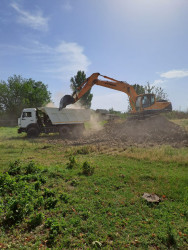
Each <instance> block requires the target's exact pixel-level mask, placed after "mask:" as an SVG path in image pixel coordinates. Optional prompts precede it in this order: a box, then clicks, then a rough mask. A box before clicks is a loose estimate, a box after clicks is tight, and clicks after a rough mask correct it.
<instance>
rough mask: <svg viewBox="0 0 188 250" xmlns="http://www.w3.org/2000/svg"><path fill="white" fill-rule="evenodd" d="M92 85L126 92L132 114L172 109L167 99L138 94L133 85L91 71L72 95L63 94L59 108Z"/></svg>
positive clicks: (78, 98)
mask: <svg viewBox="0 0 188 250" xmlns="http://www.w3.org/2000/svg"><path fill="white" fill-rule="evenodd" d="M99 76H102V77H103V78H105V79H107V80H100V79H98V77H99ZM93 85H99V86H103V87H106V88H110V89H115V90H119V91H121V92H124V93H126V94H127V95H128V97H129V102H130V105H131V108H132V110H131V113H132V114H134V115H150V114H151V115H152V114H156V113H161V112H167V111H172V104H171V102H168V101H167V100H158V101H157V100H156V98H155V95H154V94H142V95H138V94H137V93H136V91H135V89H134V87H133V86H132V85H130V84H128V83H127V82H123V81H118V80H115V79H113V78H110V77H107V76H103V75H101V74H99V73H93V74H92V75H91V76H90V77H88V78H87V79H86V80H85V81H84V82H83V83H82V84H81V85H80V86H79V88H78V89H77V90H76V91H75V92H74V93H73V94H72V95H65V96H63V97H62V98H61V100H60V104H59V110H61V109H63V108H65V107H66V106H67V105H69V104H73V103H75V102H77V101H78V100H80V98H81V97H82V96H83V95H84V94H85V93H86V92H87V91H88V90H90V89H91V88H92V87H93Z"/></svg>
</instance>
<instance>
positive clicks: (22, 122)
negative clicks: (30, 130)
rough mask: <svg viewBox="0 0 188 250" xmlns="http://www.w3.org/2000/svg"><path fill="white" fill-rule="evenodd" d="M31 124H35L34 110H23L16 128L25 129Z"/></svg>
mask: <svg viewBox="0 0 188 250" xmlns="http://www.w3.org/2000/svg"><path fill="white" fill-rule="evenodd" d="M32 123H37V117H36V109H35V108H27V109H23V111H22V114H21V117H20V118H18V126H19V127H20V128H27V126H28V125H30V124H32Z"/></svg>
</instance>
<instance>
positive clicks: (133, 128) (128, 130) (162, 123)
mask: <svg viewBox="0 0 188 250" xmlns="http://www.w3.org/2000/svg"><path fill="white" fill-rule="evenodd" d="M62 142H63V143H65V144H66V145H72V146H76V145H88V144H90V145H91V144H94V145H99V144H100V145H106V146H108V147H119V148H120V147H126V146H141V147H148V146H149V147H151V146H156V145H162V144H166V145H171V146H173V147H188V133H187V132H186V131H185V130H184V129H183V128H181V127H180V126H178V125H176V124H174V123H173V122H170V121H169V120H168V119H167V118H165V117H164V116H160V115H158V116H153V117H149V118H146V119H144V120H136V119H135V120H129V119H128V120H125V121H122V120H114V121H109V122H108V123H107V124H106V125H105V126H104V127H103V128H102V129H101V130H99V131H96V130H93V131H92V130H89V131H86V133H85V134H84V136H82V137H81V138H79V139H68V140H65V141H64V140H63V141H62ZM53 143H54V142H53Z"/></svg>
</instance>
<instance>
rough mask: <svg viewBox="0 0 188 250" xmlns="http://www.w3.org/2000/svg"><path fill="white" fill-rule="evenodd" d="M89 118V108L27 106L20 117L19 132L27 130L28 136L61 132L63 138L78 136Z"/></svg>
mask: <svg viewBox="0 0 188 250" xmlns="http://www.w3.org/2000/svg"><path fill="white" fill-rule="evenodd" d="M89 120H90V110H89V109H63V110H61V111H59V110H58V108H50V107H41V108H25V109H23V111H22V114H21V117H20V118H18V127H19V129H18V133H22V132H25V133H27V136H28V137H37V136H38V135H39V134H41V133H45V134H49V133H59V135H60V136H61V137H63V138H67V137H78V136H81V135H82V134H83V131H84V123H85V122H86V121H89Z"/></svg>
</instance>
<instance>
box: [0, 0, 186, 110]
mask: <svg viewBox="0 0 188 250" xmlns="http://www.w3.org/2000/svg"><path fill="white" fill-rule="evenodd" d="M78 70H84V71H85V72H86V74H87V76H90V75H91V74H92V73H94V72H99V73H101V74H103V75H107V76H109V77H112V78H115V79H118V80H122V81H127V82H128V83H130V84H135V83H137V84H142V85H146V84H147V82H148V81H149V82H150V83H151V84H154V85H156V86H160V87H162V88H163V89H164V90H165V92H166V93H167V94H168V97H169V99H170V101H171V102H172V104H173V108H174V109H176V110H177V109H178V110H185V111H187V110H188V0H53V1H50V0H32V1H28V0H15V1H13V0H10V1H9V0H1V1H0V80H5V81H6V80H7V78H8V77H9V76H13V75H14V74H17V75H18V74H19V75H22V76H23V77H25V78H32V79H34V80H36V81H42V82H44V83H45V84H48V88H49V90H50V91H51V93H52V99H53V101H54V102H55V104H56V105H58V103H59V100H60V98H61V97H62V96H63V95H65V94H71V90H70V78H71V77H72V76H74V75H76V73H77V71H78ZM92 93H93V95H94V97H93V101H92V108H94V109H96V108H106V109H109V108H112V107H113V108H114V109H116V110H121V111H126V110H127V105H128V101H127V96H126V95H125V94H124V93H121V92H118V91H114V90H110V89H107V88H103V87H100V86H94V87H93V89H92Z"/></svg>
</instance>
